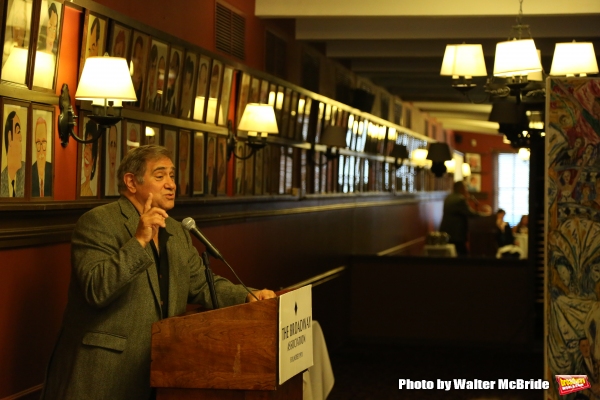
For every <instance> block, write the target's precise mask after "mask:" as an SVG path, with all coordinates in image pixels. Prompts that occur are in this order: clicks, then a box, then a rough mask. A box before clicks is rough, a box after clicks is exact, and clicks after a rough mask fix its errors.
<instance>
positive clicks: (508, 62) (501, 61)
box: [494, 39, 542, 77]
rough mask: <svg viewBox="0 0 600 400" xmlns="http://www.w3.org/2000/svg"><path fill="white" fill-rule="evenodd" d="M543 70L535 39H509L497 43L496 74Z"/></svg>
mask: <svg viewBox="0 0 600 400" xmlns="http://www.w3.org/2000/svg"><path fill="white" fill-rule="evenodd" d="M541 70H542V64H541V63H540V59H539V57H538V54H537V50H536V48H535V43H534V42H533V39H521V40H509V41H506V42H500V43H497V44H496V57H495V58H494V76H505V77H510V76H522V75H527V74H529V73H531V72H537V71H541Z"/></svg>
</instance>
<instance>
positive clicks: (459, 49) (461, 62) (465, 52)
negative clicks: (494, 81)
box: [440, 44, 487, 77]
mask: <svg viewBox="0 0 600 400" xmlns="http://www.w3.org/2000/svg"><path fill="white" fill-rule="evenodd" d="M440 75H443V76H469V77H471V76H486V75H487V70H486V68H485V60H484V58H483V49H482V47H481V45H480V44H449V45H447V46H446V51H445V52H444V60H443V61H442V69H441V71H440Z"/></svg>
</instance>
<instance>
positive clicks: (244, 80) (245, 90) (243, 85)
mask: <svg viewBox="0 0 600 400" xmlns="http://www.w3.org/2000/svg"><path fill="white" fill-rule="evenodd" d="M250 79H252V77H251V76H250V75H248V74H247V73H245V72H240V78H239V80H240V85H239V89H238V90H239V95H238V104H237V111H236V118H237V124H236V126H237V125H238V124H239V123H240V119H241V118H242V114H243V113H244V109H246V104H248V95H249V92H250ZM238 154H239V153H238Z"/></svg>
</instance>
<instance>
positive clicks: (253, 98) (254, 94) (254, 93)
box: [248, 77, 260, 103]
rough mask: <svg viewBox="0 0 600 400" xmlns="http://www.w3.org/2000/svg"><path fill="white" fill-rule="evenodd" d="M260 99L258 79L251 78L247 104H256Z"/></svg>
mask: <svg viewBox="0 0 600 400" xmlns="http://www.w3.org/2000/svg"><path fill="white" fill-rule="evenodd" d="M259 99H260V79H258V78H254V77H253V78H252V83H250V93H249V97H248V103H258V101H259Z"/></svg>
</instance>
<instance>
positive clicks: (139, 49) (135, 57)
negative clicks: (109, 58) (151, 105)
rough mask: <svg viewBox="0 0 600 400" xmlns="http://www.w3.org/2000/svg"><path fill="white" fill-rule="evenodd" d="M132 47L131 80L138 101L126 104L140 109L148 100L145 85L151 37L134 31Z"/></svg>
mask: <svg viewBox="0 0 600 400" xmlns="http://www.w3.org/2000/svg"><path fill="white" fill-rule="evenodd" d="M131 46H132V49H131V63H130V64H129V67H130V68H133V75H131V80H132V81H133V88H134V90H135V95H136V97H137V101H135V102H129V103H125V105H127V106H128V107H130V108H137V109H140V108H142V104H144V101H145V98H146V97H145V96H146V93H145V92H144V88H145V86H144V83H145V82H146V73H147V71H146V60H147V58H148V51H149V48H150V36H148V35H145V34H143V33H141V32H138V31H133V38H132V39H131Z"/></svg>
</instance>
